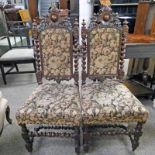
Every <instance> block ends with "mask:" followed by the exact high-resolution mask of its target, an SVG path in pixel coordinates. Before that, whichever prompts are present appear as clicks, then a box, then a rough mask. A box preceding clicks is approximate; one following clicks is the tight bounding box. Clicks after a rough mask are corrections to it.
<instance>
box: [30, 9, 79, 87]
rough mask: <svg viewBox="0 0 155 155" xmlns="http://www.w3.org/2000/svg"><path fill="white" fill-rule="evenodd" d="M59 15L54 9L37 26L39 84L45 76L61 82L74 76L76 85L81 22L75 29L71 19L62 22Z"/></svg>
mask: <svg viewBox="0 0 155 155" xmlns="http://www.w3.org/2000/svg"><path fill="white" fill-rule="evenodd" d="M58 14H59V13H58V12H57V11H56V10H55V11H54V10H53V11H51V13H50V15H49V16H48V17H46V18H42V19H35V20H34V23H33V39H34V45H35V55H36V61H37V80H38V83H39V84H40V83H42V78H43V77H45V78H46V79H47V80H52V79H54V80H56V81H57V82H58V83H59V82H61V80H70V79H71V78H73V77H74V79H75V81H76V83H77V80H78V44H77V43H78V37H79V35H78V33H79V32H78V22H77V21H76V22H75V24H74V30H73V28H72V25H71V24H70V21H69V19H64V20H62V19H61V20H59V15H58ZM73 52H74V54H73ZM73 57H74V60H73ZM73 63H74V64H73ZM73 65H74V67H75V69H74V73H73Z"/></svg>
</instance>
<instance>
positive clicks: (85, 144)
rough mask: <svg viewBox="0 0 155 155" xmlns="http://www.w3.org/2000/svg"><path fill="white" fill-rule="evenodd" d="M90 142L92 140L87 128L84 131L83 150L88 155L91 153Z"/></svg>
mask: <svg viewBox="0 0 155 155" xmlns="http://www.w3.org/2000/svg"><path fill="white" fill-rule="evenodd" d="M89 140H90V135H89V131H88V128H87V127H86V126H85V127H84V129H83V150H84V152H85V153H88V151H89Z"/></svg>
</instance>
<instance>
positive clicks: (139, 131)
mask: <svg viewBox="0 0 155 155" xmlns="http://www.w3.org/2000/svg"><path fill="white" fill-rule="evenodd" d="M143 124H144V122H138V123H137V125H136V127H135V129H134V132H133V134H132V135H131V134H130V135H129V137H130V140H131V144H132V150H133V151H135V150H136V149H137V147H138V146H139V139H140V137H141V136H142V134H143V132H142V128H143Z"/></svg>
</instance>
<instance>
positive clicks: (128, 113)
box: [82, 79, 148, 124]
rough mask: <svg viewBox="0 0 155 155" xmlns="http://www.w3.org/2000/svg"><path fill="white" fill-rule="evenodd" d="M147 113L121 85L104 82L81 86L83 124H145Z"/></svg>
mask: <svg viewBox="0 0 155 155" xmlns="http://www.w3.org/2000/svg"><path fill="white" fill-rule="evenodd" d="M147 117H148V111H147V110H146V109H145V107H144V106H143V105H142V104H141V102H140V101H139V100H138V99H137V98H136V97H135V96H134V95H133V94H132V93H131V92H130V91H129V90H128V89H127V88H126V87H125V86H124V85H123V84H121V83H119V82H118V81H114V80H109V79H107V80H105V81H104V82H103V83H91V84H87V85H84V86H82V118H83V123H84V124H103V123H125V122H137V121H139V122H145V121H146V120H147Z"/></svg>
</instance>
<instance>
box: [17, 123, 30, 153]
mask: <svg viewBox="0 0 155 155" xmlns="http://www.w3.org/2000/svg"><path fill="white" fill-rule="evenodd" d="M20 126H21V128H22V137H23V139H24V140H25V143H26V144H25V147H26V149H27V150H28V152H32V150H33V146H32V145H33V137H32V138H30V136H29V135H28V134H29V130H28V129H27V127H26V125H25V124H20Z"/></svg>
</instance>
